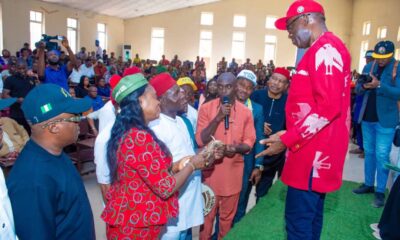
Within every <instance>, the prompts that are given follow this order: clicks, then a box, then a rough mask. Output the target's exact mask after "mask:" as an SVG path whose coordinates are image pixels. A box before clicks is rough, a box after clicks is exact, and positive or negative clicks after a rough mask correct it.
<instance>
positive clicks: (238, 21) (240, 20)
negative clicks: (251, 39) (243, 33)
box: [233, 15, 246, 28]
mask: <svg viewBox="0 0 400 240" xmlns="http://www.w3.org/2000/svg"><path fill="white" fill-rule="evenodd" d="M233 26H234V27H238V28H244V27H246V16H243V15H235V16H233Z"/></svg>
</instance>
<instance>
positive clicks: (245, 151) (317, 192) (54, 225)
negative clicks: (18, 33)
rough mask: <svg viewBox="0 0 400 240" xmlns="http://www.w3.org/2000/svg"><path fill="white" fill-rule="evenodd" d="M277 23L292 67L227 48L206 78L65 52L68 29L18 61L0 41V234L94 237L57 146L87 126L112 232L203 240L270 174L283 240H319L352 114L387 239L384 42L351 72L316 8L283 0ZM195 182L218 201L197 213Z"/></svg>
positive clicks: (190, 68)
mask: <svg viewBox="0 0 400 240" xmlns="http://www.w3.org/2000/svg"><path fill="white" fill-rule="evenodd" d="M275 26H276V28H277V29H279V30H285V31H288V33H289V38H290V39H291V40H292V42H293V44H294V45H295V46H296V47H298V48H308V50H307V52H306V53H305V55H304V56H303V58H302V59H301V61H300V62H299V63H298V66H297V67H296V70H295V71H293V69H292V68H291V67H278V66H275V64H274V63H273V61H270V62H268V63H267V64H266V65H264V63H263V62H262V61H261V60H259V62H258V63H257V64H253V63H251V59H247V60H246V62H245V63H244V64H242V65H240V66H239V64H238V63H237V62H236V60H235V59H234V58H233V59H232V61H231V62H230V63H229V64H228V62H227V61H226V60H225V58H224V57H223V58H222V59H221V61H220V62H219V63H218V64H217V74H216V75H215V76H213V77H210V76H207V74H206V67H205V66H206V64H205V62H204V59H203V58H200V57H199V56H198V57H197V58H196V60H195V61H194V62H191V61H183V62H182V61H181V60H180V59H179V57H178V56H177V55H175V56H174V58H173V59H172V60H171V61H170V60H168V59H167V58H166V57H165V56H164V55H163V56H162V57H161V60H159V61H153V60H149V59H147V60H143V59H141V58H140V56H139V54H136V56H135V58H134V59H128V60H127V61H126V62H124V61H123V59H122V57H118V58H116V56H115V54H114V53H110V56H108V54H107V51H106V50H103V49H101V48H100V46H99V42H98V41H96V42H95V51H92V52H87V51H86V48H84V47H83V48H81V50H80V51H79V52H78V53H76V54H75V53H74V52H73V51H72V50H71V48H70V46H69V42H68V39H67V38H65V37H63V38H62V40H61V45H62V48H61V47H58V48H57V49H49V48H48V46H46V43H45V42H43V41H42V42H39V43H38V44H37V45H36V49H34V50H33V51H32V50H31V49H30V46H29V44H24V47H23V48H22V49H21V50H20V51H19V52H18V56H11V54H10V52H9V51H8V50H3V52H2V57H1V58H0V65H1V76H2V79H3V81H4V85H3V87H2V89H1V91H2V99H1V100H0V110H2V117H1V118H0V126H1V128H0V129H1V132H0V140H1V144H0V145H1V146H0V157H1V158H3V159H6V160H9V161H11V160H13V161H14V160H15V159H16V161H15V164H14V166H13V167H12V170H11V172H10V173H9V175H8V177H7V183H6V185H5V182H4V178H3V175H2V174H0V190H1V192H0V193H1V195H0V197H1V204H0V221H1V222H0V223H1V224H2V229H1V230H0V238H3V236H4V239H16V236H18V238H19V239H95V235H96V234H95V229H94V218H93V213H92V208H91V206H90V203H89V199H88V197H87V193H86V191H85V188H84V185H83V182H82V180H81V177H80V175H79V173H78V172H77V171H76V169H75V167H74V165H73V163H72V161H71V160H70V156H69V155H68V153H66V152H65V149H66V148H68V146H70V145H71V144H73V143H75V142H76V141H77V139H78V136H79V127H78V124H79V123H80V122H81V121H83V120H87V123H88V125H89V126H90V130H91V132H92V133H93V134H94V135H95V136H97V137H96V141H95V144H94V162H95V164H96V177H97V181H98V183H99V186H100V191H101V195H102V200H103V203H104V210H103V211H102V214H101V217H100V218H101V219H102V220H103V221H104V222H105V223H106V235H107V239H164V240H170V239H171V240H173V239H175V240H177V239H192V234H193V233H192V229H193V228H194V227H197V226H200V239H202V240H203V239H204V240H206V239H207V240H208V239H223V238H224V237H225V236H226V235H227V234H228V232H229V231H230V229H231V228H232V227H233V226H234V225H235V224H236V223H238V222H240V220H241V219H242V218H243V217H244V215H245V214H246V208H247V205H248V200H249V196H250V192H251V189H252V187H253V186H255V190H256V191H255V192H256V201H257V202H258V201H259V200H260V199H261V198H262V197H264V196H265V195H267V194H268V191H269V189H270V188H271V186H272V185H273V181H274V179H275V178H276V177H278V178H281V180H282V182H283V183H285V184H286V185H287V186H288V189H287V195H286V200H285V201H286V205H285V211H284V216H285V222H286V232H287V238H288V239H290V240H292V239H320V236H321V231H322V225H323V213H324V202H325V198H326V194H328V193H330V192H333V191H336V190H338V189H339V188H340V186H341V184H342V174H343V167H344V161H345V158H346V154H347V152H348V151H347V150H348V146H349V136H350V130H351V126H350V119H352V121H353V126H352V127H353V129H354V136H357V137H355V138H357V143H358V144H359V147H360V149H356V150H357V151H351V153H359V154H360V153H362V152H363V153H365V183H363V184H362V185H361V186H360V187H359V188H357V189H355V190H354V193H356V194H367V193H375V199H374V202H373V206H374V207H383V206H385V208H384V212H383V215H382V218H381V220H380V223H379V225H374V226H375V228H376V229H377V232H378V236H377V237H382V239H397V238H398V237H399V231H398V230H393V226H395V225H396V221H397V223H398V221H399V216H400V212H399V209H400V207H399V204H398V201H396V199H397V200H398V198H399V197H400V193H399V189H398V185H399V184H400V183H399V179H400V178H398V179H397V180H396V182H395V184H394V187H393V190H392V191H391V193H390V195H389V198H388V201H387V204H386V205H385V191H386V182H387V179H388V173H389V170H388V169H387V166H386V165H387V164H388V163H389V162H390V160H389V154H390V150H391V146H392V142H393V139H394V135H395V134H396V126H397V125H398V122H399V110H398V107H397V101H398V100H399V99H400V69H399V68H398V62H397V61H396V60H395V59H394V57H393V52H394V44H393V43H392V42H390V41H383V42H379V43H378V44H377V45H376V46H375V49H374V50H371V51H369V52H367V54H366V59H367V62H366V66H365V68H364V70H363V73H362V74H361V75H358V74H356V73H353V74H352V72H351V70H350V66H351V62H350V54H349V52H348V50H347V49H346V47H345V45H344V44H343V42H342V41H341V40H340V39H339V38H338V37H336V36H335V35H334V34H333V33H332V32H329V30H328V29H327V26H326V23H325V11H324V9H323V7H322V6H321V5H320V4H319V3H317V2H315V1H310V0H298V1H296V2H294V3H293V4H292V5H291V6H290V7H289V9H288V11H287V13H286V16H285V17H283V18H280V19H278V20H277V21H276V23H275ZM328 58H334V59H333V60H332V59H328ZM3 81H0V82H1V83H3ZM351 89H353V96H354V101H352V102H351ZM378 106H379V107H378ZM351 109H352V110H353V111H352V114H353V116H350V110H351ZM332 146H334V147H332ZM375 174H376V175H377V187H376V189H375V187H374V185H375ZM204 186H206V187H207V188H209V189H211V194H212V196H213V198H214V200H213V204H211V207H210V206H208V207H209V209H207V211H206V210H205V208H207V206H204V202H203V194H202V188H204ZM396 188H397V189H396ZM7 189H8V195H7ZM8 196H9V197H8ZM394 213H396V214H394ZM397 213H398V214H397ZM377 220H378V219H377Z"/></svg>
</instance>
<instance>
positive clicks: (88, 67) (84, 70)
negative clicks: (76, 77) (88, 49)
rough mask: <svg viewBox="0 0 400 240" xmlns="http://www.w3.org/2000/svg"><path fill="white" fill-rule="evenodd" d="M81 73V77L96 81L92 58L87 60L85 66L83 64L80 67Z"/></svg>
mask: <svg viewBox="0 0 400 240" xmlns="http://www.w3.org/2000/svg"><path fill="white" fill-rule="evenodd" d="M79 72H80V73H81V76H86V77H88V78H90V79H94V76H95V73H94V67H93V62H92V58H90V57H88V58H86V60H85V64H82V65H81V66H80V67H79Z"/></svg>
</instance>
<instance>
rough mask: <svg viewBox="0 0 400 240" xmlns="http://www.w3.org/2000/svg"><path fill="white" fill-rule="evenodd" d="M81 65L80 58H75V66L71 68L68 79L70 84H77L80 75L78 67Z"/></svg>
mask: <svg viewBox="0 0 400 240" xmlns="http://www.w3.org/2000/svg"><path fill="white" fill-rule="evenodd" d="M81 65H82V61H81V60H80V59H77V60H76V66H77V67H74V68H73V69H72V72H71V74H70V75H69V77H68V79H69V81H70V83H72V85H78V84H79V82H80V80H81V77H82V72H81V71H80V69H79V67H80V66H81Z"/></svg>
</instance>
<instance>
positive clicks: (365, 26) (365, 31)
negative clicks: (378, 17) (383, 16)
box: [363, 22, 371, 36]
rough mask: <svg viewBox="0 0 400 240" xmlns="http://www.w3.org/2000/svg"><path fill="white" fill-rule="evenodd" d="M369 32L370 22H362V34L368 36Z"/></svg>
mask: <svg viewBox="0 0 400 240" xmlns="http://www.w3.org/2000/svg"><path fill="white" fill-rule="evenodd" d="M370 33H371V22H364V24H363V36H368V35H369V34H370Z"/></svg>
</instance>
